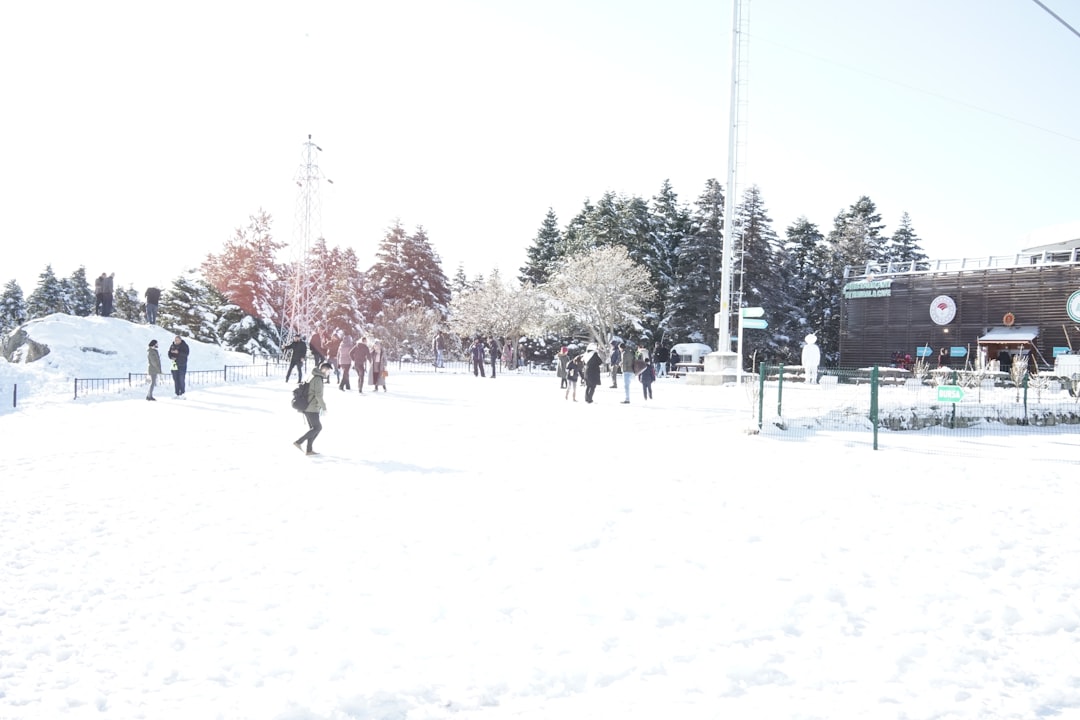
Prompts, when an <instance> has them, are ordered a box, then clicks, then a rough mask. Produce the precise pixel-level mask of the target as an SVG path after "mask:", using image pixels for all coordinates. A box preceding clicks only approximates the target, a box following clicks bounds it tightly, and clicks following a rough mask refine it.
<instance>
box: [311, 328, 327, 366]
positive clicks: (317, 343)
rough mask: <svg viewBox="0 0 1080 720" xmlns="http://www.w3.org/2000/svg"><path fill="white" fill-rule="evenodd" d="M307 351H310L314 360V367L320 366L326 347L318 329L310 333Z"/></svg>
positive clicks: (324, 357)
mask: <svg viewBox="0 0 1080 720" xmlns="http://www.w3.org/2000/svg"><path fill="white" fill-rule="evenodd" d="M308 349H309V350H311V357H313V358H315V367H318V366H319V365H322V364H323V360H325V359H326V347H325V346H324V345H323V339H322V333H320V332H319V331H318V329H316V330H315V332H313V333H311V339H310V340H308Z"/></svg>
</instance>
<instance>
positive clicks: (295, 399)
mask: <svg viewBox="0 0 1080 720" xmlns="http://www.w3.org/2000/svg"><path fill="white" fill-rule="evenodd" d="M309 385H311V382H310V381H308V382H302V383H300V384H299V385H297V386H296V389H294V390H293V391H292V406H293V410H296V411H298V412H304V411H306V410H307V406H308V402H310V398H309V396H308V386H309Z"/></svg>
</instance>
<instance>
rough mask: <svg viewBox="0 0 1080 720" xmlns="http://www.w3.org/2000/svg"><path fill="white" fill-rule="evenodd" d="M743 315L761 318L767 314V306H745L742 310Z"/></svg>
mask: <svg viewBox="0 0 1080 720" xmlns="http://www.w3.org/2000/svg"><path fill="white" fill-rule="evenodd" d="M741 315H742V317H744V318H759V317H764V316H765V308H759V307H745V308H743V309H742V311H741Z"/></svg>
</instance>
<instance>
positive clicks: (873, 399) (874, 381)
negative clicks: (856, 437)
mask: <svg viewBox="0 0 1080 720" xmlns="http://www.w3.org/2000/svg"><path fill="white" fill-rule="evenodd" d="M870 424H871V425H873V427H874V449H875V450H877V449H878V447H877V431H878V366H877V365H875V366H874V367H872V368H870Z"/></svg>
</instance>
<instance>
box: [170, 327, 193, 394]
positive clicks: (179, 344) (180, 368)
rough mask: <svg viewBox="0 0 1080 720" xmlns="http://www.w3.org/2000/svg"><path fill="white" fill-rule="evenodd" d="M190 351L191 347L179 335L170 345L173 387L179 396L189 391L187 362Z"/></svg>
mask: <svg viewBox="0 0 1080 720" xmlns="http://www.w3.org/2000/svg"><path fill="white" fill-rule="evenodd" d="M190 352H191V348H189V347H188V344H187V343H186V342H184V339H183V338H182V337H180V336H179V335H177V336H176V337H175V338H173V343H172V345H170V346H169V359H170V360H172V377H173V388H174V389H175V390H176V397H178V398H182V397H184V393H185V392H187V362H188V354H190Z"/></svg>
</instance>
